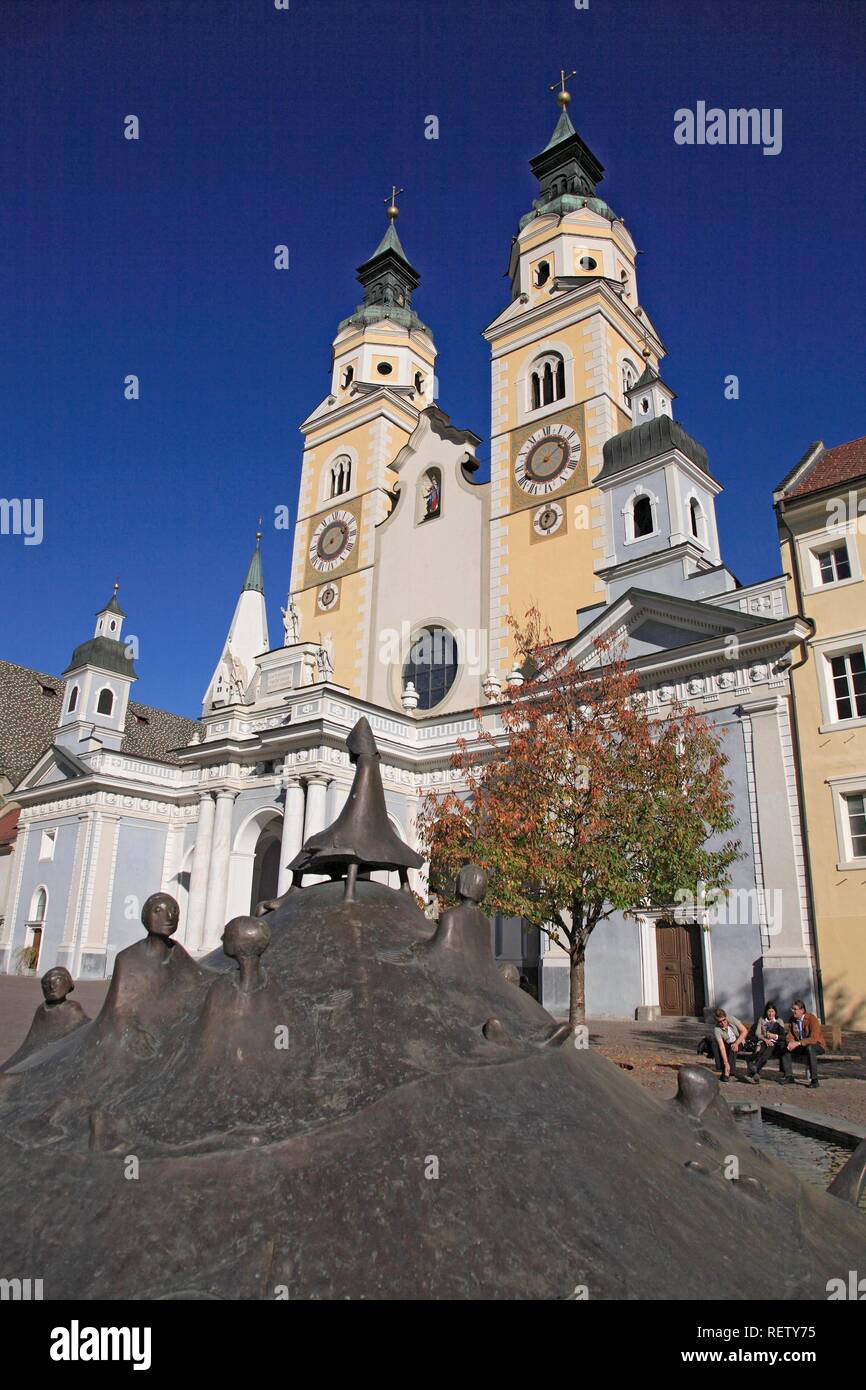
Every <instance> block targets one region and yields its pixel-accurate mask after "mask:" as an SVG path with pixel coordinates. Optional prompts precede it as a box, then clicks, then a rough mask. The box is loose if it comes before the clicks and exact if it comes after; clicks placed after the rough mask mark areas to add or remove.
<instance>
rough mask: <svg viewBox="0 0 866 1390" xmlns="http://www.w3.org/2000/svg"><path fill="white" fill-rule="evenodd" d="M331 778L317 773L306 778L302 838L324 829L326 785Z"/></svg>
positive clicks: (326, 818) (326, 804) (326, 819)
mask: <svg viewBox="0 0 866 1390" xmlns="http://www.w3.org/2000/svg"><path fill="white" fill-rule="evenodd" d="M330 781H331V779H330V778H329V777H322V776H321V775H317V776H314V777H308V778H307V813H306V815H305V816H304V840H305V841H306V840H309V838H310V836H311V835H316V834H318V832H319V831H320V830H324V828H325V826H326V825H327V823H328V811H327V807H328V787H329V785H330Z"/></svg>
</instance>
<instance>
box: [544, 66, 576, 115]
mask: <svg viewBox="0 0 866 1390" xmlns="http://www.w3.org/2000/svg"><path fill="white" fill-rule="evenodd" d="M573 77H577V69H576V68H575V70H574V72H566V71H565V68H560V69H559V81H558V82H552V83H551V84H550V90H551V91H552V92H556V101H557V104H558V106H559V109H560V111H564V110H565V109H566V107H567V106H568V105H569V104H570V102H571V93H570V92H569V90H568V88H567V87H566V85H565V84H566V82H570V81H571V79H572V78H573Z"/></svg>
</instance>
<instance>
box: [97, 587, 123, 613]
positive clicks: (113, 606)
mask: <svg viewBox="0 0 866 1390" xmlns="http://www.w3.org/2000/svg"><path fill="white" fill-rule="evenodd" d="M119 588H120V580H119V579H115V581H114V587H113V591H112V595H111V598H110V599H109V600H108V602H107V604H106V605H105V607H104V608H100V610H99V613H97V615H96V616H97V617H99V616H100V614H101V613H116V614H117V616H118V617H119V618H125V617H126V614H125V613H124V611H123V609H122V608H121V606H120V604H119V603H118V601H117V591H118V589H119Z"/></svg>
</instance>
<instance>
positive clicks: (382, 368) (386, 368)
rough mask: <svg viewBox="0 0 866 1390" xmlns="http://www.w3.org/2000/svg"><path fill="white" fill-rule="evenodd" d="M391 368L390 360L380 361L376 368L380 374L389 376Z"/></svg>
mask: <svg viewBox="0 0 866 1390" xmlns="http://www.w3.org/2000/svg"><path fill="white" fill-rule="evenodd" d="M393 370H394V368H393V367H392V366H391V363H390V362H380V363H379V365H378V367H377V368H376V371H377V372H378V373H379V375H380V376H390V375H391V373H392V371H393Z"/></svg>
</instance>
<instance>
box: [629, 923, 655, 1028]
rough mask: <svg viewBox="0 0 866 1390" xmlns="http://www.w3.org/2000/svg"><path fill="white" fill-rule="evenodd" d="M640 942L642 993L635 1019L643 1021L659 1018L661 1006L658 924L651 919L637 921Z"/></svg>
mask: <svg viewBox="0 0 866 1390" xmlns="http://www.w3.org/2000/svg"><path fill="white" fill-rule="evenodd" d="M637 927H638V941H639V945H640V992H641V1002H640V1004H639V1005H638V1007H637V1008H636V1009H635V1018H636V1019H637V1020H638V1022H640V1021H641V1020H646V1019H653V1018H658V1017H659V1016H660V1015H661V1006H660V1005H659V966H658V952H657V947H656V924H655V922H654V920H653V919H652V918H651V917H644V916H640V917H638V919H637Z"/></svg>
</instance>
